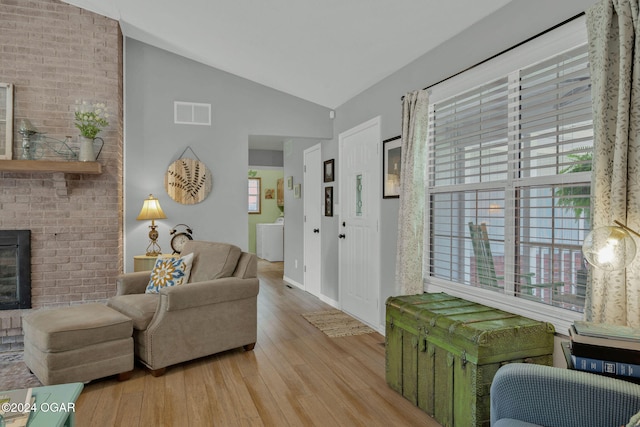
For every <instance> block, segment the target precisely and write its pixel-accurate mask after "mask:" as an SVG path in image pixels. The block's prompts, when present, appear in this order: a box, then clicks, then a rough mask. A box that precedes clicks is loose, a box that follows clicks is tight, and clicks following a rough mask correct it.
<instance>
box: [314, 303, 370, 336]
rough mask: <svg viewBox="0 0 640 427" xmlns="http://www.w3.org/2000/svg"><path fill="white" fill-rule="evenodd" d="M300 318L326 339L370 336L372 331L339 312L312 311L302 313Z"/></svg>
mask: <svg viewBox="0 0 640 427" xmlns="http://www.w3.org/2000/svg"><path fill="white" fill-rule="evenodd" d="M302 317H304V318H305V319H307V321H308V322H309V323H311V324H312V325H313V326H315V327H316V328H318V329H320V330H321V331H322V332H324V333H325V335H327V336H328V337H331V338H337V337H348V336H352V335H362V334H370V333H372V332H375V331H374V330H373V329H371V328H370V327H368V326H367V325H365V324H364V323H362V322H360V321H359V320H356V319H354V318H353V317H351V316H349V315H348V314H346V313H344V312H342V311H340V310H325V311H314V312H311V313H303V314H302Z"/></svg>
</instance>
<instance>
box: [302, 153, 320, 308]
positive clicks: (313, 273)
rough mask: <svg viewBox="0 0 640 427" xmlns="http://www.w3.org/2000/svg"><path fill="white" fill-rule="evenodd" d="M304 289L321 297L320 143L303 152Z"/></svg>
mask: <svg viewBox="0 0 640 427" xmlns="http://www.w3.org/2000/svg"><path fill="white" fill-rule="evenodd" d="M302 197H303V203H304V226H303V227H304V267H303V270H304V272H303V276H304V289H305V290H306V291H307V292H309V293H310V294H312V295H315V296H317V297H320V293H321V291H322V289H321V284H322V274H321V272H322V253H321V243H322V241H321V230H320V221H321V219H322V203H321V201H322V155H321V150H320V144H317V145H314V146H313V147H311V148H308V149H306V150H305V151H304V175H303V186H302Z"/></svg>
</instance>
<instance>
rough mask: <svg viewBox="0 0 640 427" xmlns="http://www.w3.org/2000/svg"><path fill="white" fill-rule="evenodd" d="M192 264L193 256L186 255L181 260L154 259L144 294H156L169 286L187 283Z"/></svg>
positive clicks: (160, 257)
mask: <svg viewBox="0 0 640 427" xmlns="http://www.w3.org/2000/svg"><path fill="white" fill-rule="evenodd" d="M192 264H193V254H188V255H185V256H183V257H182V258H176V257H163V256H162V255H160V256H159V257H158V259H156V264H155V265H154V267H153V270H151V276H150V277H149V284H148V285H147V289H146V290H145V293H147V294H157V293H160V289H162V288H167V287H170V286H179V285H183V284H185V283H187V282H188V281H189V276H190V275H191V265H192Z"/></svg>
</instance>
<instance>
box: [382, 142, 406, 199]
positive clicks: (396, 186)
mask: <svg viewBox="0 0 640 427" xmlns="http://www.w3.org/2000/svg"><path fill="white" fill-rule="evenodd" d="M401 144H402V139H400V136H396V137H394V138H390V139H386V140H384V141H382V145H383V150H382V151H383V156H382V197H383V198H384V199H394V198H399V197H400V167H401V163H400V162H401V154H402V151H401V150H402V147H401Z"/></svg>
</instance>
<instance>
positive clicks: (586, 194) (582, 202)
mask: <svg viewBox="0 0 640 427" xmlns="http://www.w3.org/2000/svg"><path fill="white" fill-rule="evenodd" d="M568 157H569V158H570V159H571V160H573V161H574V163H572V164H571V166H568V167H566V168H564V169H562V170H561V171H560V173H576V172H590V171H591V167H592V162H593V153H591V152H589V153H584V154H569V155H568ZM555 195H556V197H557V198H558V206H563V207H564V208H565V209H567V210H572V211H573V216H574V218H575V219H576V221H579V220H580V218H581V217H583V215H584V221H585V224H586V228H587V230H588V229H590V228H591V187H589V186H586V187H580V186H576V187H562V188H560V189H558V190H556V194H555ZM586 287H587V269H586V268H585V265H584V264H583V265H580V267H579V268H578V269H577V271H576V293H577V294H578V295H579V296H585V295H586Z"/></svg>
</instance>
